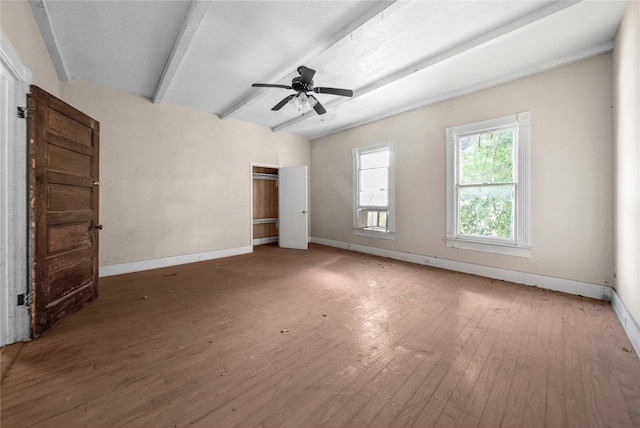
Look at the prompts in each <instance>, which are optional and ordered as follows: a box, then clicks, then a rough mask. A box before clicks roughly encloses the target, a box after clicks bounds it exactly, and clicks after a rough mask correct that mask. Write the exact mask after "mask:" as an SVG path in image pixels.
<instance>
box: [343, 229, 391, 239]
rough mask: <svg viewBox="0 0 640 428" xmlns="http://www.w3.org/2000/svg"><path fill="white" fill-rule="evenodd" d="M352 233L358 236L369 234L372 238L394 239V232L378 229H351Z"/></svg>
mask: <svg viewBox="0 0 640 428" xmlns="http://www.w3.org/2000/svg"><path fill="white" fill-rule="evenodd" d="M353 234H354V235H358V236H369V237H372V238H382V239H396V234H395V233H394V232H381V231H379V230H366V229H353Z"/></svg>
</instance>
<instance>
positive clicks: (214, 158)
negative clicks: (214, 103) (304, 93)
mask: <svg viewBox="0 0 640 428" xmlns="http://www.w3.org/2000/svg"><path fill="white" fill-rule="evenodd" d="M1 3H2V10H1V11H2V25H3V28H2V31H3V32H4V33H5V35H6V36H7V37H9V39H10V41H11V43H12V44H13V46H14V48H15V49H16V51H17V52H18V55H20V57H21V59H22V61H23V62H24V63H25V64H26V65H27V66H28V67H30V68H31V69H32V71H33V74H34V82H35V83H36V84H38V85H39V86H42V88H43V89H45V90H47V91H49V92H52V93H53V94H54V95H58V96H59V97H60V98H62V99H63V100H64V101H66V102H68V103H69V104H71V105H73V106H74V107H76V108H78V109H80V110H82V111H84V112H85V113H87V114H89V115H90V116H92V117H93V118H95V119H96V120H98V121H99V122H100V144H101V146H100V182H101V188H100V189H101V194H100V222H101V223H102V224H103V225H104V230H103V231H102V232H101V242H100V264H101V265H111V264H118V263H125V262H133V261H140V260H149V259H156V258H161V257H168V256H176V255H185V254H194V253H200V252H207V251H214V250H222V249H228V248H237V247H244V246H248V245H250V222H251V216H250V201H251V199H250V183H251V179H250V177H251V175H250V174H251V168H250V164H251V162H259V163H265V164H274V165H282V166H293V165H309V154H310V149H309V141H308V139H306V138H304V137H299V136H295V135H292V134H287V133H284V132H277V133H273V132H271V130H270V129H268V128H264V127H260V126H257V125H252V124H248V123H245V122H240V121H235V120H220V119H219V118H218V117H217V116H215V115H212V114H209V113H205V112H201V111H196V110H192V109H189V108H185V107H180V106H176V105H172V104H168V103H165V104H161V105H154V104H152V103H151V102H150V101H149V100H148V99H146V98H143V97H140V96H137V95H132V94H129V93H126V92H122V91H118V90H114V89H110V88H106V87H103V86H100V85H96V84H92V83H87V82H83V81H77V80H72V81H71V82H70V83H59V82H58V81H57V77H56V75H55V71H54V69H53V65H52V64H51V61H50V60H49V57H48V53H47V51H46V48H45V47H44V43H43V41H42V38H41V36H40V33H39V30H38V28H37V25H36V23H35V20H34V18H33V16H32V14H31V10H30V7H29V6H28V4H27V3H26V2H24V1H20V2H9V3H8V4H5V3H6V2H5V1H2V2H1ZM5 23H8V25H7V28H6V30H5Z"/></svg>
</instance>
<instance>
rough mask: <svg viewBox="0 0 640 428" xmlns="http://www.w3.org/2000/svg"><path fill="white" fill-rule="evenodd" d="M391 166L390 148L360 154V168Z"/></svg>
mask: <svg viewBox="0 0 640 428" xmlns="http://www.w3.org/2000/svg"><path fill="white" fill-rule="evenodd" d="M388 166H389V150H380V151H377V152H372V153H365V154H363V155H360V169H369V168H381V167H384V168H387V167H388Z"/></svg>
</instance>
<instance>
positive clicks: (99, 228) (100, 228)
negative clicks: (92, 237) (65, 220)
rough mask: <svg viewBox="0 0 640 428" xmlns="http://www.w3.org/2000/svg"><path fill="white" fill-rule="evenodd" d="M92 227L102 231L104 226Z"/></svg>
mask: <svg viewBox="0 0 640 428" xmlns="http://www.w3.org/2000/svg"><path fill="white" fill-rule="evenodd" d="M91 227H93V228H94V229H98V230H102V225H101V224H99V225H97V226H91Z"/></svg>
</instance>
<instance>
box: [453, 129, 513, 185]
mask: <svg viewBox="0 0 640 428" xmlns="http://www.w3.org/2000/svg"><path fill="white" fill-rule="evenodd" d="M513 132H514V131H513V129H503V130H499V131H492V132H488V133H484V134H475V135H468V136H465V137H461V138H460V139H459V141H458V147H459V159H460V165H459V167H460V176H459V182H460V184H476V183H478V184H480V183H511V182H513V137H514V135H513Z"/></svg>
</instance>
